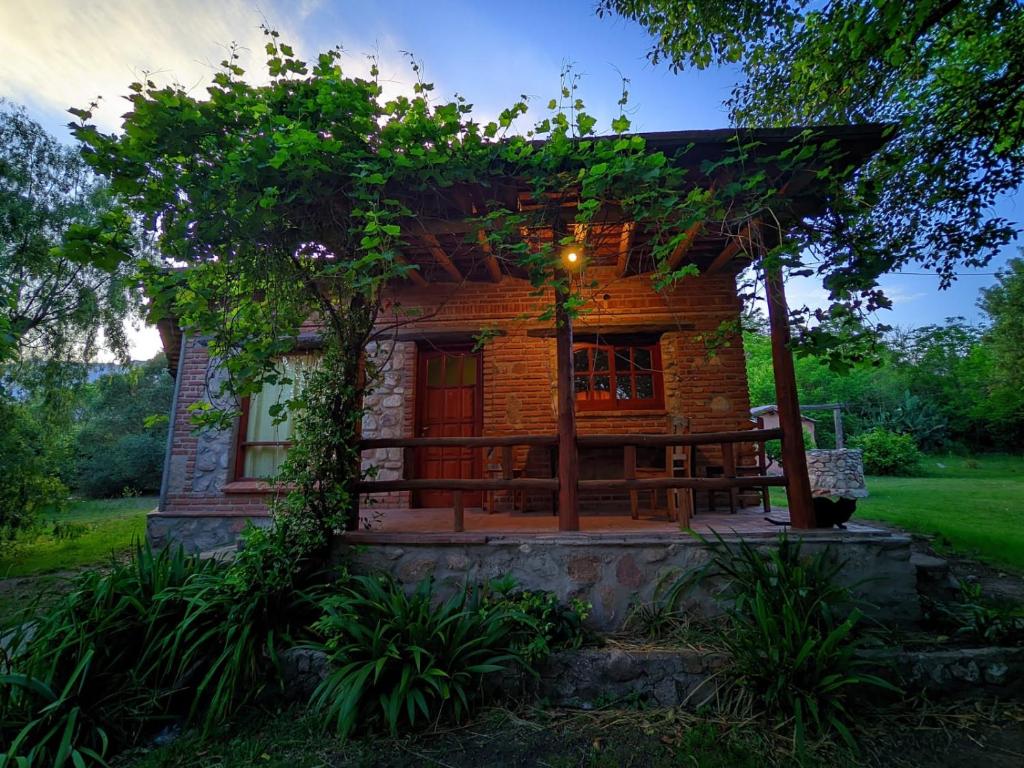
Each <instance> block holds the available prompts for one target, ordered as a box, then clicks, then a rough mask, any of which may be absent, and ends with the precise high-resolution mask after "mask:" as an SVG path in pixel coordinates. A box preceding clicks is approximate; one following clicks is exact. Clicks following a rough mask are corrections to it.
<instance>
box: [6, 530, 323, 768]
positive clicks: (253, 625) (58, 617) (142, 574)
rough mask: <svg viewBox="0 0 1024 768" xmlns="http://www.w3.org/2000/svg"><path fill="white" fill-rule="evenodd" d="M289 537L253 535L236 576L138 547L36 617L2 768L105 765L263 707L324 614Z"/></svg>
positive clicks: (14, 691) (22, 658) (12, 658)
mask: <svg viewBox="0 0 1024 768" xmlns="http://www.w3.org/2000/svg"><path fill="white" fill-rule="evenodd" d="M284 537H285V534H284V533H281V532H278V531H277V530H275V531H273V532H262V531H255V530H250V531H248V532H247V533H246V544H247V546H246V548H245V550H244V551H243V552H241V553H239V555H238V557H237V559H236V560H235V561H234V562H233V563H230V564H228V563H224V562H221V561H218V560H214V559H205V560H201V559H199V558H198V557H194V556H186V555H185V554H184V553H183V551H182V550H181V549H180V548H176V549H164V550H159V551H156V552H154V551H153V550H151V549H150V548H149V547H148V546H141V545H139V546H137V547H136V549H135V552H134V555H133V557H132V559H131V561H130V562H129V563H127V564H118V563H114V564H112V566H111V568H110V569H109V570H108V571H105V572H100V571H91V572H88V573H86V574H83V575H82V576H81V577H79V578H78V580H77V581H76V582H75V585H74V588H73V589H72V590H71V592H70V593H69V594H68V595H67V596H65V597H64V598H62V599H61V600H59V601H58V603H57V604H56V605H55V606H54V607H53V608H50V609H48V610H47V611H46V612H45V613H44V614H43V615H42V616H40V617H39V618H34V611H28V612H26V614H25V617H24V618H25V621H24V622H23V623H22V624H21V628H20V629H19V630H18V631H16V632H15V633H14V634H13V635H12V636H9V637H6V638H4V642H5V644H6V645H5V647H8V648H10V649H12V650H11V651H10V652H9V654H8V657H7V658H2V657H0V743H2V744H9V745H10V746H9V747H8V749H7V753H6V756H5V757H0V768H6V765H7V764H8V763H10V764H12V765H18V766H19V768H21V766H22V765H25V766H57V767H58V768H59V767H60V766H63V765H74V766H75V767H76V768H78V767H79V766H82V765H89V764H100V765H102V764H105V763H103V760H104V759H105V757H106V756H107V755H108V754H110V753H112V752H114V751H116V750H117V749H120V748H123V747H126V746H129V745H132V744H134V743H136V742H137V741H138V739H139V736H140V735H141V734H142V733H144V732H145V731H146V730H147V729H148V728H149V727H150V726H152V725H153V724H155V723H159V722H164V721H166V720H167V719H168V718H183V717H186V718H190V719H192V720H194V721H199V722H201V723H202V724H203V725H204V726H207V727H209V726H211V725H213V724H215V723H220V722H223V721H224V720H225V719H226V718H227V717H228V716H229V715H231V714H232V713H233V712H234V711H235V710H236V709H237V708H238V706H240V705H241V704H243V703H245V702H248V701H251V700H252V698H253V697H254V696H256V695H257V694H258V693H259V692H260V691H261V690H262V689H263V688H264V687H265V685H266V683H267V682H268V681H270V682H273V681H274V679H275V676H274V671H275V668H276V666H277V665H276V658H277V656H276V654H277V649H278V648H279V647H282V646H283V645H286V644H289V643H290V642H291V640H290V639H289V638H290V633H291V632H292V631H293V630H294V629H296V628H301V627H304V626H305V625H306V624H308V622H309V621H311V620H312V618H313V617H314V616H315V615H316V613H315V605H316V603H315V601H314V600H313V599H312V594H308V595H307V593H306V592H304V591H301V590H300V585H302V586H305V585H306V584H307V583H315V582H316V580H317V576H318V575H317V574H315V572H313V571H312V570H311V569H310V568H309V566H308V564H307V563H306V562H305V561H304V560H303V559H302V558H297V557H296V556H295V555H294V552H293V550H290V549H288V548H287V546H286V542H284Z"/></svg>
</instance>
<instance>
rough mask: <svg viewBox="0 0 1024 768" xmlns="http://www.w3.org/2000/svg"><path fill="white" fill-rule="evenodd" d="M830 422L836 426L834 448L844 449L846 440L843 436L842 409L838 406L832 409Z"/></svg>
mask: <svg viewBox="0 0 1024 768" xmlns="http://www.w3.org/2000/svg"><path fill="white" fill-rule="evenodd" d="M832 421H833V423H834V424H835V426H836V448H845V447H846V438H845V436H844V435H843V409H842V408H840V407H839V406H836V407H835V408H833V409H832Z"/></svg>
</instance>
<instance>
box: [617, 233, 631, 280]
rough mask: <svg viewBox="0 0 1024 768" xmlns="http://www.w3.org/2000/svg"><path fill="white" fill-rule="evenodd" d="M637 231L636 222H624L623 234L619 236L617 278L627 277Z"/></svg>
mask: <svg viewBox="0 0 1024 768" xmlns="http://www.w3.org/2000/svg"><path fill="white" fill-rule="evenodd" d="M635 231H636V222H635V221H624V222H622V233H621V234H620V235H619V258H618V261H616V263H615V276H616V277H625V275H626V267H628V266H629V251H630V249H632V247H633V233H634V232H635Z"/></svg>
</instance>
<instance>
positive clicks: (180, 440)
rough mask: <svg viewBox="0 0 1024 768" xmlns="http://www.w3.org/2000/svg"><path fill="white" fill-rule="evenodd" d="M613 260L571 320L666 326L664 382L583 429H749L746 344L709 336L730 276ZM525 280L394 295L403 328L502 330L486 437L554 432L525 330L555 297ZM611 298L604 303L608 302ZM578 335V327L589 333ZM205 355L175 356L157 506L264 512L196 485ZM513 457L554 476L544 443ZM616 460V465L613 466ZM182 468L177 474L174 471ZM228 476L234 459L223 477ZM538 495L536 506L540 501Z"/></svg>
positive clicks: (494, 352) (487, 357)
mask: <svg viewBox="0 0 1024 768" xmlns="http://www.w3.org/2000/svg"><path fill="white" fill-rule="evenodd" d="M613 272H614V270H613V269H612V268H610V267H606V268H595V269H592V270H590V271H589V272H588V274H587V275H586V280H587V281H589V280H591V279H594V280H596V281H597V282H599V283H600V287H599V288H598V289H597V290H596V291H595V292H594V294H593V295H594V297H595V299H594V301H593V302H592V307H593V311H592V312H590V313H589V314H588V315H587V316H585V317H584V318H582V319H581V320H580V321H579V322H578V324H577V325H578V327H583V326H587V325H596V324H599V325H600V327H601V330H602V331H603V332H609V331H611V330H613V329H614V327H615V326H616V325H637V324H645V325H647V324H649V325H664V326H666V327H668V328H675V329H676V330H670V331H667V332H665V333H664V335H663V336H662V339H661V355H662V366H663V370H664V383H665V406H666V407H665V408H664V409H659V410H655V411H638V412H631V413H621V412H620V413H602V412H588V413H581V414H579V416H578V425H579V431H580V433H581V434H594V433H609V432H611V433H623V432H649V433H661V432H664V431H666V428H667V427H666V416H667V414H670V413H671V414H677V415H682V416H686V417H688V418H689V419H690V420H691V428H692V431H694V432H710V431H720V430H733V429H745V428H749V427H751V426H752V425H751V423H750V421H749V399H748V392H747V379H746V370H745V365H744V356H743V345H742V340H741V339H740V338H739V337H738V336H733V337H732V338H730V339H729V344H728V345H726V346H721V347H719V348H718V349H717V350H715V351H714V352H712V351H710V350H709V348H708V346H707V345H706V343H705V339H706V338H707V337H709V336H711V335H713V334H715V333H716V332H717V331H718V329H719V327H720V325H721V324H722V323H723V322H733V321H736V320H737V319H738V317H739V313H740V310H741V305H740V300H739V298H738V297H737V295H736V288H735V277H734V275H733V274H731V273H720V274H717V275H714V276H706V275H703V276H700V277H696V278H688V279H685V280H683V281H681V282H680V284H679V285H678V286H677V287H676V288H674V289H672V290H671V291H668V292H665V293H658V292H655V291H654V290H653V287H652V284H651V281H650V278H649V277H646V276H638V277H629V278H623V279H616V278H615V277H614V274H613ZM532 294H533V289H532V288H531V287H530V286H529V285H528V284H527V283H526V282H524V281H520V280H514V279H511V278H506V279H505V280H503V281H502V282H501V283H498V284H493V283H470V284H465V285H462V286H454V285H451V286H448V285H443V284H432V285H430V286H429V287H427V288H425V289H424V288H416V287H415V286H412V285H411V284H403V285H401V286H396V287H395V288H394V289H393V291H392V292H391V296H390V297H389V298H391V299H393V300H396V301H397V302H398V303H400V304H401V305H402V306H403V307H405V308H416V309H418V310H421V311H423V312H424V314H425V315H426V316H428V317H429V319H427V320H424V321H422V322H420V323H419V324H418V325H415V326H410V328H418V329H421V330H423V331H424V333H425V334H429V332H430V331H464V332H474V333H475V332H478V331H479V330H481V329H482V328H484V327H492V328H497V329H499V330H501V331H503V332H504V335H500V336H497V337H495V338H493V339H492V340H491V341H490V342H489V343H488V344H487V345H486V346H485V347H484V351H483V387H484V403H483V411H484V417H483V430H484V433H485V434H488V435H505V434H536V433H543V434H554V433H555V431H556V414H555V409H554V391H553V380H554V371H555V359H554V340H553V339H544V338H537V337H535V336H528V335H527V330H528V329H531V328H532V329H539V328H541V327H542V326H543V325H544V324H543V323H541V322H540V321H539V320H537V319H536V318H537V316H538V315H539V314H540V312H542V311H543V310H544V309H545V308H546V307H548V306H550V303H551V301H552V297H551V295H550V293H548V294H546V295H543V296H534V295H532ZM606 297H607V298H606ZM584 330H585V328H584ZM415 358H416V356H415V355H414V354H408V355H407V356H406V360H405V363H404V365H403V366H402V370H401V372H400V375H401V377H402V385H403V387H404V390H405V402H404V406H403V408H402V424H403V430H404V434H406V435H409V436H411V435H412V434H413V431H414V420H415V410H414V403H415V381H416V372H415ZM207 363H208V358H207V353H206V349H205V347H204V346H203V345H202V344H200V343H198V342H196V341H194V340H191V341H190V342H189V343H188V345H187V348H186V353H185V357H184V360H183V361H182V367H181V371H180V372H179V375H181V376H182V380H181V388H180V392H179V396H178V403H177V415H176V418H175V423H174V442H173V446H172V449H171V466H172V478H171V479H172V480H173V481H174V482H171V483H169V489H168V495H167V498H166V501H165V504H164V507H163V508H162V511H163V512H165V513H188V514H192V513H206V514H211V515H222V514H223V515H232V514H235V515H239V514H250V515H251V514H254V513H257V512H258V511H260V510H262V509H263V506H264V497H263V496H261V495H259V494H223V493H219V492H202V493H200V492H196V491H194V490H193V489H192V479H193V477H194V473H195V452H196V447H197V443H196V437H195V436H194V435H192V434H191V427H190V424H189V415H188V412H187V407H188V405H189V404H191V403H192V402H195V401H196V400H198V399H201V398H205V397H206V396H207V385H206V379H207V375H208V374H207V367H208V365H207ZM698 460H699V462H702V463H708V462H711V463H714V462H717V461H718V460H719V459H718V457H717V455H716V452H715V451H713V450H707V451H705V452H704V455H701V456H699V459H698ZM516 463H517V465H519V466H526V467H527V468H528V471H529V472H530V473H533V474H536V475H542V474H546V473H548V472H549V471H550V468H549V466H548V460H547V455H546V451H545V450H541V451H538V450H536V449H535V450H533V451H529V452H528V451H527V449H526V448H525V447H524V448H520V449H518V450H517V453H516ZM613 463H614V462H613ZM175 467H177V469H178V472H177V474H175V472H174V468H175ZM232 471H233V455H232V459H231V461H230V462H229V468H228V477H229V478H230V477H231V474H232ZM543 496H545V495H544V494H539V495H538V496H537V498H535V499H531V506H533V507H540V506H543V505H545V504H546V503H547V500H546V499H545V498H543ZM381 501H382V502H383V504H382V505H381V506H385V505H392V504H406V503H408V498H407V495H405V494H402V495H389V496H388V497H386V498H384V499H382V500H381Z"/></svg>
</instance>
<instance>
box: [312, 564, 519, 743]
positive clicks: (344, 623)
mask: <svg viewBox="0 0 1024 768" xmlns="http://www.w3.org/2000/svg"><path fill="white" fill-rule="evenodd" d="M323 608H324V615H323V616H322V618H320V620H319V621H317V622H316V624H315V625H314V629H315V630H316V631H317V632H318V634H319V635H320V636H321V638H322V642H321V644H320V647H321V648H322V649H323V650H324V651H326V652H327V654H328V655H329V657H330V659H331V662H332V671H331V672H330V673H329V674H328V676H327V677H326V679H324V681H323V682H322V683H321V684H320V685H319V686H318V688H317V689H316V691H315V692H314V694H313V698H312V702H311V703H312V706H313V708H314V709H315V710H316V711H318V712H320V713H322V714H323V715H325V724H328V725H333V726H334V728H335V729H336V730H337V731H338V733H339V734H340V735H341V736H342V737H347V736H348V734H349V733H350V732H351V731H352V729H353V728H354V727H355V725H356V724H357V723H367V724H371V723H374V722H381V721H382V722H383V723H384V724H385V725H386V726H387V728H388V730H389V732H390V733H391V734H392V735H394V734H397V733H398V732H399V730H401V729H404V728H411V727H415V726H416V724H417V721H421V722H428V721H431V720H436V719H439V718H443V717H451V718H452V719H454V720H456V721H459V720H462V719H463V718H464V717H465V716H466V715H467V714H468V713H469V711H470V710H471V708H472V706H473V704H474V703H475V702H476V701H478V700H479V698H480V696H481V694H482V684H483V680H484V678H485V676H486V675H488V674H491V673H494V672H501V671H503V670H505V669H508V668H509V667H510V666H511V665H513V664H516V663H517V662H518V661H519V657H518V655H517V653H516V651H515V649H514V646H515V643H516V636H517V627H518V626H519V624H518V622H521V621H522V620H523V616H522V615H520V616H513V615H512V614H513V611H512V610H511V609H510V608H507V607H503V606H501V605H496V604H492V605H490V606H488V607H486V608H484V606H483V605H482V601H481V594H480V591H479V590H467V591H465V592H462V593H459V594H456V595H454V596H452V597H451V598H449V599H448V600H446V601H444V602H442V603H440V604H437V603H436V601H435V600H434V591H433V586H432V584H431V582H430V581H424V582H422V583H420V584H419V586H418V587H417V588H416V590H415V591H414V592H413V593H412V594H406V592H405V591H404V590H403V588H402V586H401V584H399V583H398V582H396V581H395V580H394V579H392V578H391V577H389V576H358V577H354V578H353V579H352V580H351V582H350V583H349V584H347V585H345V586H344V587H342V589H341V590H340V592H339V593H338V594H335V595H332V596H330V597H328V598H326V599H325V600H324V601H323Z"/></svg>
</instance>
